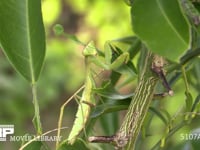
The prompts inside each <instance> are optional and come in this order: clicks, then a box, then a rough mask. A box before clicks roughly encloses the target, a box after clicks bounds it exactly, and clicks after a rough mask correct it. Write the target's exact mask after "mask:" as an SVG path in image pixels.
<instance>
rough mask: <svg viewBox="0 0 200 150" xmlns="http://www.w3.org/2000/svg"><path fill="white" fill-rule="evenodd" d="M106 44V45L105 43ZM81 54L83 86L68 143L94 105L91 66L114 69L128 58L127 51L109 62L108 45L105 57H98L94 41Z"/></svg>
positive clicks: (78, 132) (109, 51) (70, 142)
mask: <svg viewBox="0 0 200 150" xmlns="http://www.w3.org/2000/svg"><path fill="white" fill-rule="evenodd" d="M107 46H108V45H107ZM83 55H84V56H85V65H86V79H85V87H84V90H83V93H82V96H81V99H80V102H79V106H78V111H77V113H76V119H75V121H74V124H73V127H72V130H71V132H70V134H69V136H68V139H67V141H68V143H69V144H73V143H74V142H75V140H76V138H77V137H78V135H79V134H80V133H81V131H83V130H84V128H85V125H86V123H87V121H88V120H89V115H90V112H91V108H92V107H94V106H95V101H94V95H93V92H92V90H93V88H95V82H94V77H93V71H92V67H93V66H94V64H95V65H99V66H100V67H102V68H103V69H108V70H115V69H117V68H119V67H120V66H121V65H122V64H124V63H127V62H128V60H129V54H128V53H127V52H125V53H123V54H121V55H120V56H119V57H117V58H116V60H115V61H113V62H112V63H111V59H112V56H111V55H112V52H111V49H109V48H108V47H107V48H106V53H105V57H106V58H105V59H106V60H103V59H99V57H98V52H97V50H96V48H95V47H94V43H93V42H90V43H89V44H88V45H87V46H86V47H85V48H84V50H83ZM104 61H105V62H104Z"/></svg>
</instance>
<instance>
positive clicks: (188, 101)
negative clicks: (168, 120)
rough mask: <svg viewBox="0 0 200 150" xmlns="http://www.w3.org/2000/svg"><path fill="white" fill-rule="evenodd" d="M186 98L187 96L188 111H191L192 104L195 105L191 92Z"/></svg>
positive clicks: (186, 94)
mask: <svg viewBox="0 0 200 150" xmlns="http://www.w3.org/2000/svg"><path fill="white" fill-rule="evenodd" d="M185 96H186V100H185V102H186V108H187V111H191V109H192V103H193V98H192V94H191V93H190V92H185Z"/></svg>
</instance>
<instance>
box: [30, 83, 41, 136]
mask: <svg viewBox="0 0 200 150" xmlns="http://www.w3.org/2000/svg"><path fill="white" fill-rule="evenodd" d="M32 94H33V104H34V110H35V115H34V118H33V124H34V126H35V129H36V131H37V134H38V135H41V134H42V125H41V121H40V109H39V104H38V99H37V87H36V83H35V82H34V83H33V84H32Z"/></svg>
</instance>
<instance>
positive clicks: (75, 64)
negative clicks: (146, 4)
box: [0, 0, 200, 150]
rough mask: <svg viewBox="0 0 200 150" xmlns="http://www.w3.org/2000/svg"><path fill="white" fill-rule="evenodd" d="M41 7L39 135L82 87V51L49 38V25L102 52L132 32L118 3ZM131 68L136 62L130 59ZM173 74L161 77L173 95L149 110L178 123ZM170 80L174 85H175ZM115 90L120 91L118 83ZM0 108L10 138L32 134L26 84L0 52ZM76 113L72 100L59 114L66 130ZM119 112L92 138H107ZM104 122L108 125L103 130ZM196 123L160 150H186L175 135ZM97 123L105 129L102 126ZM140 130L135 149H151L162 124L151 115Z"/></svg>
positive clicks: (82, 1)
mask: <svg viewBox="0 0 200 150" xmlns="http://www.w3.org/2000/svg"><path fill="white" fill-rule="evenodd" d="M42 8H43V18H44V24H45V30H46V37H47V39H46V40H47V51H46V58H45V64H44V66H43V70H42V72H41V76H40V79H39V81H38V98H39V103H40V109H41V120H42V123H43V128H44V132H45V131H48V130H51V129H53V128H57V122H58V116H59V109H60V106H61V105H62V104H63V103H64V102H65V100H66V99H67V98H68V97H69V96H71V95H72V94H73V93H74V91H76V89H78V88H79V87H80V86H81V85H82V84H83V82H84V75H85V68H84V57H83V56H82V50H83V47H82V46H80V45H78V44H77V43H75V42H73V41H71V40H70V39H67V38H66V37H63V36H58V35H55V34H54V32H53V27H54V26H55V25H56V24H61V25H62V26H63V27H64V31H65V32H66V33H69V34H72V35H76V37H78V38H79V39H80V40H81V41H82V42H83V43H88V41H90V40H91V39H92V40H93V41H95V45H96V46H97V47H98V48H100V49H103V46H104V43H105V42H106V41H107V40H113V39H116V38H120V37H125V36H129V35H132V34H133V33H132V32H130V31H131V23H130V22H131V19H130V8H129V7H128V6H127V5H126V4H125V3H124V1H123V0H117V1H116V0H76V1H72V0H43V1H42ZM121 47H122V48H124V49H126V48H127V47H126V46H125V45H121ZM136 58H138V55H136ZM199 62H200V60H199V58H196V59H194V61H192V62H190V63H189V64H188V65H187V68H186V75H187V78H188V82H189V87H190V93H191V95H192V96H193V100H195V98H198V94H199V89H200V80H199V78H200V72H199V68H200V63H199ZM134 64H136V61H135V60H134ZM177 74H179V76H178V75H177ZM176 75H177V76H178V77H180V76H181V75H180V69H179V70H177V72H171V73H170V74H169V75H168V76H167V77H168V79H169V80H170V81H171V85H172V87H173V90H174V91H175V95H174V96H173V97H170V98H164V99H163V100H161V101H154V102H153V103H152V107H154V106H156V107H157V108H159V111H161V112H162V113H163V114H164V116H167V115H171V117H172V118H176V120H175V119H174V120H175V121H174V120H173V119H172V120H170V121H171V122H172V124H176V123H178V122H180V121H181V120H183V119H184V115H185V114H181V113H180V114H179V111H181V110H182V109H185V108H184V107H185V99H186V96H185V94H184V91H185V90H186V89H185V84H184V82H183V79H182V78H178V77H177V78H175V77H176ZM136 80H137V76H134V79H130V83H129V85H128V86H127V87H125V88H124V89H121V92H124V93H128V92H130V91H132V89H133V88H135V85H136ZM173 80H175V81H176V84H174V81H173ZM118 86H119V87H120V85H118ZM156 91H157V92H158V93H159V92H162V91H163V88H162V86H161V85H158V87H157V89H156ZM127 103H128V102H127ZM127 105H128V104H126V106H124V108H126V107H127ZM0 106H1V111H0V124H14V125H15V131H16V132H15V135H24V134H26V133H32V134H34V129H33V126H32V122H31V120H32V117H33V114H34V112H33V111H34V110H33V106H32V93H31V89H30V85H29V84H28V83H27V82H26V81H25V80H24V79H23V78H22V77H21V76H20V75H19V74H17V73H16V72H15V71H14V70H13V68H12V67H11V65H10V64H9V63H8V61H7V59H6V58H5V56H4V55H3V54H2V52H0ZM76 109H77V105H76V102H72V104H70V106H67V108H66V110H65V114H64V124H65V125H66V126H68V127H69V128H71V126H72V121H73V119H74V117H75V116H74V113H75V112H76ZM166 112H168V114H167V113H166ZM121 114H122V115H119V117H118V114H117V113H116V112H115V113H114V115H112V117H113V116H114V118H112V117H111V114H106V115H103V116H101V118H100V120H99V121H98V122H97V125H96V126H95V128H94V130H95V134H96V135H104V134H109V135H110V134H112V133H114V132H115V131H116V130H117V128H118V126H119V124H118V123H119V122H120V121H121V120H122V119H123V116H124V113H123V112H122V113H121ZM152 114H156V113H155V112H153V113H152V112H151V111H150V112H149V114H148V115H149V116H151V115H152ZM157 115H158V114H157ZM111 118H112V119H111ZM108 121H109V125H108V126H106V123H108ZM199 121H200V118H199V116H196V117H195V119H194V120H193V121H192V123H191V124H190V126H185V127H184V128H182V129H181V130H179V131H178V132H176V134H174V136H172V137H170V140H169V144H168V145H170V146H171V147H166V148H165V149H169V148H170V149H174V150H175V149H184V148H185V147H187V145H188V144H187V143H188V142H187V141H185V140H182V139H181V136H180V135H181V134H183V133H191V132H192V130H193V129H195V128H199V127H200V126H199V123H198V122H199ZM101 125H102V126H105V128H102V126H101ZM146 126H147V127H146V128H147V131H146V134H145V136H146V138H143V137H142V136H141V137H140V139H141V141H142V144H140V143H139V144H138V148H140V149H147V148H149V147H152V146H153V145H154V144H155V143H156V142H157V141H158V140H159V139H160V138H162V136H163V135H164V134H163V133H165V132H166V130H167V127H166V124H164V123H163V120H161V118H160V117H157V116H156V115H154V116H153V117H152V121H151V124H150V125H149V124H148V123H147V124H146ZM69 131H70V129H67V130H65V131H64V132H63V135H66V136H67V133H68V132H69ZM152 135H153V136H152ZM54 144H55V143H53V144H52V143H49V145H50V146H54ZM186 144H187V145H186ZM8 145H10V146H8ZM13 145H14V146H13ZM19 145H20V142H18V143H17V142H16V143H14V144H13V143H6V144H4V143H3V144H2V143H0V149H16V147H17V148H18V147H19ZM99 145H100V146H101V147H100V146H99ZM92 146H93V147H95V149H112V148H113V147H110V146H107V145H103V146H102V145H101V144H93V145H92ZM102 147H103V148H102ZM190 147H191V145H190V146H189V148H190ZM185 149H187V148H185Z"/></svg>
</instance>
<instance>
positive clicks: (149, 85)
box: [114, 51, 158, 150]
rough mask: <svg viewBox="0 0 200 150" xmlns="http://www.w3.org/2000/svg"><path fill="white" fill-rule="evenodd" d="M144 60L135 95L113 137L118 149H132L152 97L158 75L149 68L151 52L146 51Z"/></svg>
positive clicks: (151, 57) (151, 60)
mask: <svg viewBox="0 0 200 150" xmlns="http://www.w3.org/2000/svg"><path fill="white" fill-rule="evenodd" d="M144 61H145V63H144V67H143V72H142V74H141V77H140V81H139V84H138V86H137V88H136V91H135V96H134V97H133V99H132V101H131V104H130V106H129V108H128V112H127V114H126V116H125V119H124V121H123V123H122V125H121V128H120V129H119V131H118V132H117V134H116V137H115V139H114V140H115V141H114V142H115V144H116V147H117V148H118V149H125V150H133V149H134V146H135V143H136V139H137V137H138V134H139V132H140V129H141V126H142V123H143V120H144V118H145V116H146V114H147V112H148V109H149V106H150V103H151V101H152V99H153V94H154V89H155V86H156V83H157V81H158V76H157V75H156V74H155V73H153V72H152V70H151V65H152V62H153V55H152V54H151V52H149V51H147V52H146V58H145V60H144Z"/></svg>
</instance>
